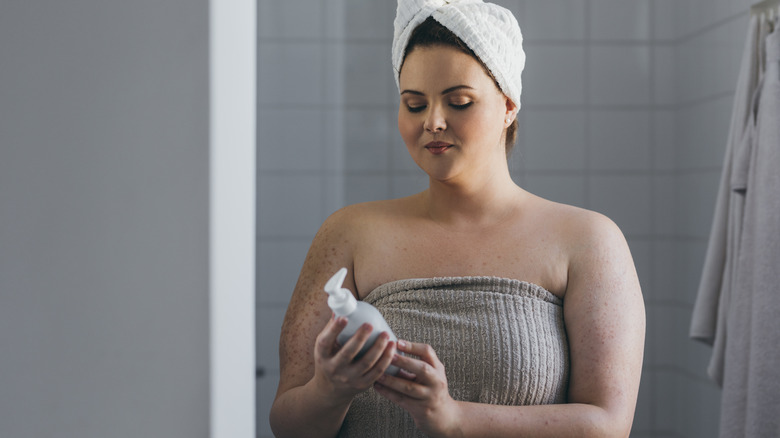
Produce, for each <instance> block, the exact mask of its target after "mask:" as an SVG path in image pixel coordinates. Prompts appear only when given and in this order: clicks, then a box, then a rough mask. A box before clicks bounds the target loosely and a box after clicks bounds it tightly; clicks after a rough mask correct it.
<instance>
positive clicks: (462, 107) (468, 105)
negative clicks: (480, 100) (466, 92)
mask: <svg viewBox="0 0 780 438" xmlns="http://www.w3.org/2000/svg"><path fill="white" fill-rule="evenodd" d="M472 103H474V102H468V103H464V104H461V105H457V104H454V103H451V104H450V106H451V107H453V108H455V109H456V110H464V109H466V108H468V107H470V106H471V104H472Z"/></svg>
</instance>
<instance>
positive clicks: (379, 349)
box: [359, 332, 395, 374]
mask: <svg viewBox="0 0 780 438" xmlns="http://www.w3.org/2000/svg"><path fill="white" fill-rule="evenodd" d="M390 343H391V342H390V335H388V334H387V332H382V333H380V334H379V336H378V337H377V338H376V340H375V341H374V345H372V346H371V348H369V349H368V351H366V352H365V354H363V356H362V357H361V358H360V360H359V364H361V365H362V366H363V368H362V370H361V374H366V373H368V372H369V371H371V369H372V368H374V366H376V364H377V362H378V361H379V360H380V359H381V358H382V355H384V354H385V351H386V350H387V346H388V344H390ZM393 344H394V343H393ZM392 349H393V353H395V351H394V350H395V345H393V348H392ZM392 358H393V357H392V355H391V356H390V360H392ZM389 364H390V362H388V365H389Z"/></svg>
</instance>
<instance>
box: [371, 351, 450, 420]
mask: <svg viewBox="0 0 780 438" xmlns="http://www.w3.org/2000/svg"><path fill="white" fill-rule="evenodd" d="M397 350H398V351H400V352H402V353H407V354H411V355H414V356H417V357H419V358H420V359H413V358H411V357H408V356H401V355H398V354H397V355H396V356H395V357H394V358H393V362H392V364H393V365H395V366H397V367H399V368H401V370H400V371H399V373H398V375H396V376H390V375H387V374H384V375H383V376H382V377H380V378H379V380H378V381H377V382H376V383H375V384H374V389H375V390H376V392H378V393H379V394H380V395H382V396H383V397H385V398H387V399H388V400H390V401H391V402H393V403H395V404H396V405H398V406H400V407H402V408H403V409H404V410H406V411H407V412H409V414H411V416H412V418H414V422H415V424H416V425H417V428H418V429H420V430H422V431H423V432H425V433H426V434H428V435H430V436H450V435H451V434H452V432H453V431H455V430H456V429H457V421H458V412H457V410H458V403H457V402H456V401H455V400H454V399H453V398H452V397H450V393H449V390H448V388H447V376H446V375H445V373H444V364H442V363H441V361H440V360H439V358H438V357H437V356H436V352H435V351H434V350H433V348H431V346H430V345H427V344H417V343H414V342H408V341H400V340H399V341H398V344H397Z"/></svg>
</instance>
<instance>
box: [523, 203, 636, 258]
mask: <svg viewBox="0 0 780 438" xmlns="http://www.w3.org/2000/svg"><path fill="white" fill-rule="evenodd" d="M534 202H535V204H536V211H537V213H538V214H537V217H536V220H537V221H538V222H539V223H540V224H541V225H542V226H544V227H546V228H548V229H552V230H553V231H554V232H555V233H556V234H557V235H559V236H560V238H561V239H562V240H563V241H564V242H567V246H569V247H570V248H571V250H572V251H574V250H578V249H582V248H583V247H590V246H592V245H595V244H598V243H599V242H609V241H614V240H623V239H624V237H623V233H622V232H621V230H620V228H619V227H618V226H617V224H616V223H615V222H614V221H613V220H612V219H610V218H609V217H607V216H606V215H604V214H602V213H599V212H597V211H593V210H588V209H586V208H582V207H578V206H574V205H569V204H562V203H559V202H555V201H551V200H548V199H544V198H541V197H535V201H534Z"/></svg>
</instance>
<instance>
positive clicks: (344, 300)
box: [325, 268, 398, 376]
mask: <svg viewBox="0 0 780 438" xmlns="http://www.w3.org/2000/svg"><path fill="white" fill-rule="evenodd" d="M346 277H347V268H341V269H339V271H338V272H336V273H335V274H334V275H333V277H331V278H330V280H328V282H327V283H325V292H327V293H328V295H330V297H328V306H330V308H331V310H333V313H335V314H336V317H339V316H343V317H346V318H347V326H346V327H344V330H342V331H341V333H339V335H338V337H337V340H338V342H339V344H341V345H344V344H345V343H346V342H347V341H348V340H349V338H351V337H352V335H354V334H355V332H357V330H358V329H359V328H360V326H361V325H363V324H364V323H369V324H371V326H372V327H373V328H374V330H373V331H372V332H371V335H370V336H369V337H368V339H367V340H366V343H365V344H364V345H363V348H362V349H361V350H360V352H359V353H358V356H357V357H360V356H362V355H363V354H364V353H365V352H366V351H367V350H368V349H369V348H371V346H372V345H374V341H376V338H377V337H379V335H380V334H381V333H382V332H387V334H388V335H390V340H391V341H397V340H398V338H396V336H395V334H393V331H392V330H391V329H390V326H388V325H387V322H386V321H385V319H384V318H383V317H382V314H381V313H379V311H378V310H377V309H376V307H374V306H372V305H371V304H368V303H366V302H363V301H358V300H356V299H355V296H354V295H352V292H350V291H349V289H345V288H343V287H341V285H342V284H344V279H345V278H346ZM397 373H398V367H396V366H393V365H390V366H389V367H387V369H386V370H385V374H390V375H393V376H394V375H396V374H397Z"/></svg>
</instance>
